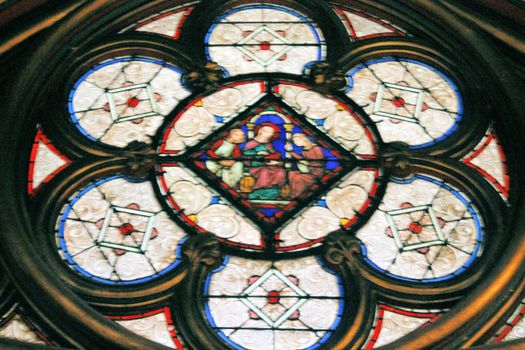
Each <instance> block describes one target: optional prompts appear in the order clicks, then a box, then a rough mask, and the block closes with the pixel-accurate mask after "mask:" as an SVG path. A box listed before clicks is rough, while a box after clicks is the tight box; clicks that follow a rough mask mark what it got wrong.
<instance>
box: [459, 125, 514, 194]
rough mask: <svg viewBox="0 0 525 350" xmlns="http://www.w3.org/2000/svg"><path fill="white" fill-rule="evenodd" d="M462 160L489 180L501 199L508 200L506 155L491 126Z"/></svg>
mask: <svg viewBox="0 0 525 350" xmlns="http://www.w3.org/2000/svg"><path fill="white" fill-rule="evenodd" d="M462 161H463V163H465V164H466V165H468V166H469V167H471V168H473V169H476V171H478V172H479V173H480V174H481V175H483V177H485V179H487V181H489V182H490V184H491V185H492V186H493V187H494V188H495V189H496V190H497V191H498V192H499V194H500V195H501V196H502V197H503V199H505V200H508V198H509V188H510V179H509V175H508V171H507V164H506V157H505V153H504V152H503V148H502V147H501V145H500V143H499V140H498V136H497V135H496V132H495V131H494V129H493V128H490V129H489V130H488V131H487V133H486V134H485V137H483V139H482V140H481V141H480V142H479V143H478V145H477V146H476V147H475V148H474V150H473V151H472V152H470V153H469V154H468V155H467V156H465V157H464V158H463V159H462Z"/></svg>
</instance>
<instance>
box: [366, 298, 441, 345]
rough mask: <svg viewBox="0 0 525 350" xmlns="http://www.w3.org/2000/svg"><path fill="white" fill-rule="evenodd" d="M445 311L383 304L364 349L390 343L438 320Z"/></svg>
mask: <svg viewBox="0 0 525 350" xmlns="http://www.w3.org/2000/svg"><path fill="white" fill-rule="evenodd" d="M444 311H445V310H440V309H437V310H411V309H401V308H395V307H392V306H389V305H384V304H381V305H379V307H378V308H377V315H376V319H375V321H374V325H373V327H372V331H371V333H370V338H369V339H368V341H367V342H366V345H365V346H364V347H363V349H364V350H370V349H373V348H377V347H380V346H383V345H387V344H390V343H392V342H394V341H395V340H397V339H399V338H401V337H403V336H404V335H406V334H408V333H411V332H413V331H415V330H416V329H420V328H423V327H426V326H427V325H428V324H430V323H431V322H434V321H436V320H437V319H439V317H440V316H441V315H442V314H443V312H444Z"/></svg>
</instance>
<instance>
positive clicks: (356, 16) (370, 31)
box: [334, 7, 405, 40]
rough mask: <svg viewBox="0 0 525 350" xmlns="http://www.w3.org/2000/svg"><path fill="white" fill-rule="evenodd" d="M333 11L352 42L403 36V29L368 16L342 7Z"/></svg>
mask: <svg viewBox="0 0 525 350" xmlns="http://www.w3.org/2000/svg"><path fill="white" fill-rule="evenodd" d="M334 10H335V12H336V13H337V14H338V15H339V18H341V21H342V22H343V24H344V25H345V28H346V30H347V31H348V35H349V36H350V37H351V38H352V39H354V40H364V39H369V38H375V37H381V36H392V35H405V31H404V30H403V29H401V28H399V27H397V26H394V25H393V24H391V23H389V22H387V21H386V20H383V19H380V18H377V17H373V16H371V15H370V14H367V13H364V12H361V11H358V10H354V9H346V8H342V7H334Z"/></svg>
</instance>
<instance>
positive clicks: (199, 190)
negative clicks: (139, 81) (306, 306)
mask: <svg viewBox="0 0 525 350" xmlns="http://www.w3.org/2000/svg"><path fill="white" fill-rule="evenodd" d="M249 82H250V83H249V84H247V83H245V82H241V83H236V84H226V85H224V86H221V87H219V88H217V89H215V90H214V91H208V92H207V93H206V94H204V95H201V96H199V97H197V99H195V100H193V101H190V102H189V103H188V105H187V106H185V108H181V110H180V112H179V113H177V114H176V115H174V116H173V117H172V118H173V120H172V121H171V123H170V124H169V125H168V126H167V127H166V128H165V130H164V134H163V137H162V139H161V143H160V145H159V148H158V151H159V153H160V154H159V158H158V165H157V174H158V185H159V187H160V188H159V189H160V192H161V194H162V195H163V196H165V197H166V201H167V202H168V204H169V206H170V207H171V208H172V209H173V211H174V212H175V213H177V215H178V216H179V217H180V218H181V219H182V221H181V222H182V223H183V224H186V225H187V226H186V227H187V228H188V229H189V230H195V231H196V232H204V231H208V232H211V233H214V234H216V235H217V236H218V237H220V238H221V240H222V241H224V242H226V243H227V244H229V245H232V246H236V247H242V248H243V249H249V250H254V249H255V250H262V249H264V248H266V249H271V250H281V251H291V250H298V249H306V248H308V247H311V246H314V245H316V244H320V243H321V241H322V240H323V239H324V237H326V235H328V234H329V233H331V232H333V231H336V230H338V229H340V228H341V227H342V228H345V229H347V228H349V227H350V226H352V225H354V224H355V223H356V222H357V221H358V219H359V217H360V214H361V213H364V212H365V211H366V210H368V208H370V207H371V205H372V203H373V201H372V200H371V198H373V197H374V196H375V194H376V192H377V191H376V189H377V183H376V179H377V176H378V172H374V170H375V169H377V166H378V164H377V161H376V160H375V152H376V150H375V147H374V131H373V130H371V129H369V128H368V127H367V126H366V124H367V122H365V121H364V120H363V119H362V117H361V116H359V115H358V114H357V113H355V112H354V111H353V110H352V109H351V108H350V107H349V106H347V105H345V104H344V102H343V101H341V100H339V99H337V98H335V97H333V96H324V95H322V94H320V93H318V92H314V91H312V90H309V89H308V86H306V85H302V86H301V87H299V86H296V85H295V84H294V83H292V82H287V81H284V80H279V81H278V85H277V84H275V85H274V86H272V84H271V83H270V82H266V81H249ZM309 93H312V94H314V97H315V99H312V98H311V97H309ZM230 101H231V102H230ZM308 101H310V102H311V103H312V104H311V105H309V104H308V103H309V102H308ZM319 101H320V102H321V103H319ZM218 102H221V103H222V104H219V103H218ZM305 103H306V106H307V107H308V108H305V107H303V106H305ZM310 106H311V108H310ZM318 109H319V111H322V113H323V115H319V114H318V113H317V112H318ZM303 111H305V113H304V114H303ZM338 122H340V123H338ZM327 128H328V129H329V130H330V133H328V134H327V133H326V131H325V130H326V129H327ZM356 155H359V156H361V158H362V159H358V158H357V156H356ZM357 168H359V170H358V169H357ZM354 170H355V172H354ZM370 175H372V176H370ZM296 214H299V215H296Z"/></svg>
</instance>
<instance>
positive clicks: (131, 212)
mask: <svg viewBox="0 0 525 350" xmlns="http://www.w3.org/2000/svg"><path fill="white" fill-rule="evenodd" d="M119 213H126V214H128V215H127V217H128V220H127V221H130V220H131V219H132V218H135V221H136V218H140V217H142V218H145V219H146V220H145V221H146V229H145V231H144V232H140V231H137V229H136V228H135V227H134V226H133V225H132V224H130V223H129V222H126V223H123V224H121V225H120V226H119V227H118V228H117V227H113V230H114V231H118V233H119V234H121V235H130V234H132V233H134V232H139V233H141V235H139V237H137V241H134V243H136V244H139V243H140V245H138V246H128V245H123V244H119V243H116V242H113V241H112V239H114V238H115V237H114V236H115V235H114V234H113V235H111V233H110V230H111V228H110V224H111V222H112V221H113V219H114V216H118V215H119ZM154 224H155V213H151V212H147V211H143V210H136V209H130V208H121V207H110V208H109V209H108V211H107V213H106V216H105V217H104V222H103V223H102V229H101V230H100V234H99V236H98V237H97V241H96V242H97V244H98V246H99V247H108V248H115V249H120V250H123V251H126V252H133V253H145V252H146V250H147V249H148V243H149V240H150V238H151V234H152V231H153V225H154ZM118 233H117V237H118ZM112 236H113V237H112ZM140 236H142V237H140ZM117 241H120V240H118V239H117Z"/></svg>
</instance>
